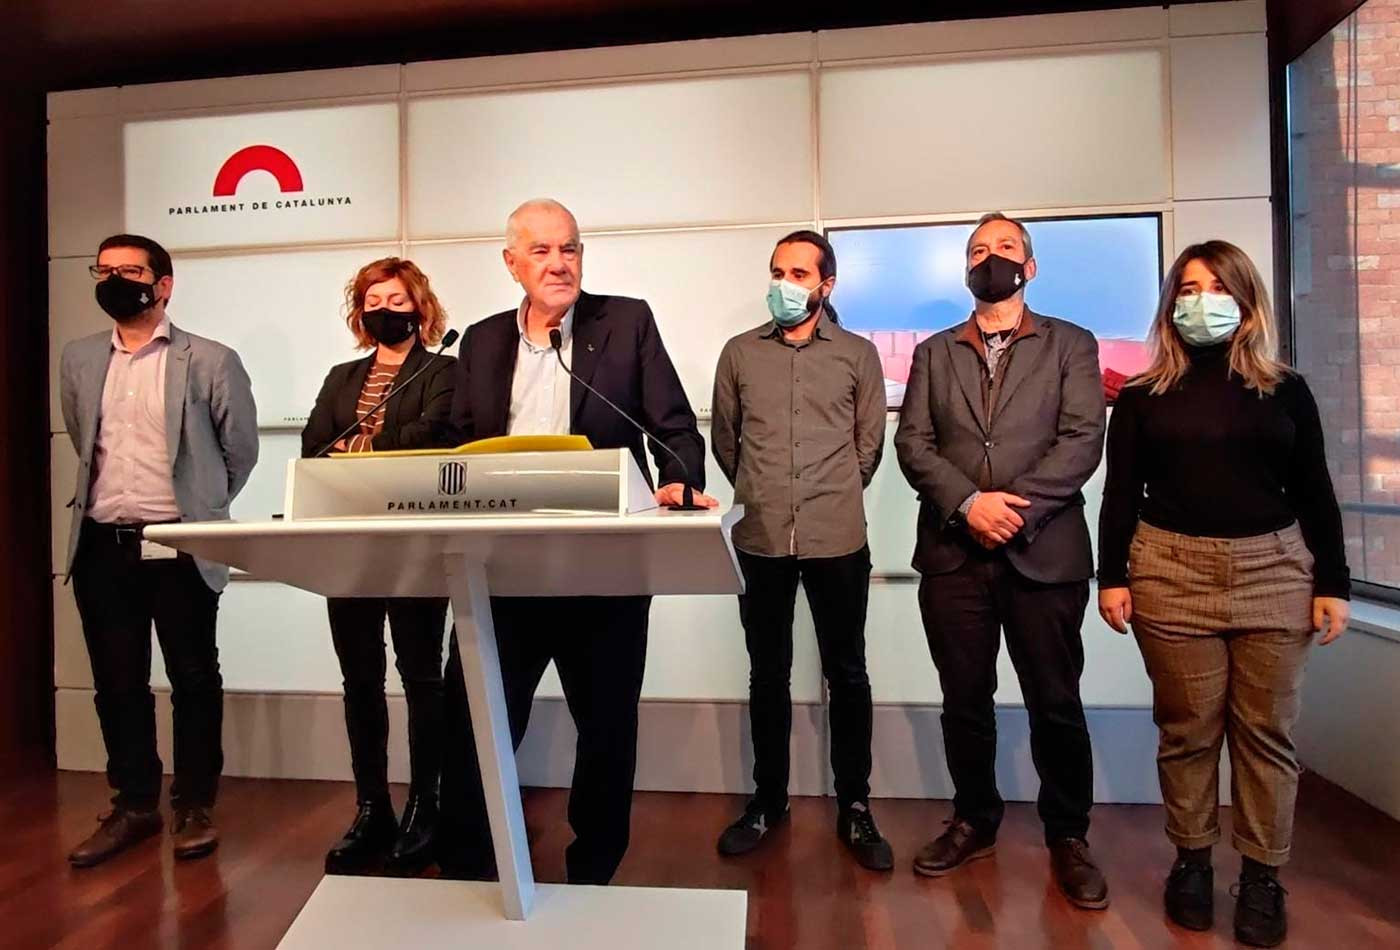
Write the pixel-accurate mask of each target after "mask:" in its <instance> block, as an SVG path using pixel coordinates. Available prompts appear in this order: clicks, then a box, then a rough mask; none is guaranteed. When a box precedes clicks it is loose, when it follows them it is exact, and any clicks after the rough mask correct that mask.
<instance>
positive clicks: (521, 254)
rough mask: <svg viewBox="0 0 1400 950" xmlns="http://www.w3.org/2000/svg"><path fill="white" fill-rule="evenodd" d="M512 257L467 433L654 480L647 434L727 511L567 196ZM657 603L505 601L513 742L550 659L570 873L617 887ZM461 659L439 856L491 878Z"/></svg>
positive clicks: (652, 339)
mask: <svg viewBox="0 0 1400 950" xmlns="http://www.w3.org/2000/svg"><path fill="white" fill-rule="evenodd" d="M503 254H504V259H505V265H506V268H507V269H508V270H509V271H510V274H511V276H512V277H513V278H514V279H515V280H516V281H517V282H519V283H520V284H521V286H522V287H523V288H524V290H525V299H524V300H522V301H521V303H520V305H519V306H518V307H514V308H512V309H510V310H506V311H504V312H502V313H498V314H496V315H494V316H491V317H488V318H486V319H485V320H482V321H481V322H479V323H476V324H474V325H473V326H471V327H469V328H468V329H467V331H466V333H465V334H464V335H463V337H462V343H461V348H460V350H459V358H458V361H457V388H456V393H455V396H454V400H453V405H452V422H453V424H454V425H455V427H456V429H457V436H458V438H459V440H460V441H464V442H465V441H472V440H476V439H484V438H490V437H494V436H502V435H565V434H574V435H583V436H587V437H588V439H589V441H591V442H592V443H593V445H594V447H595V448H627V449H630V450H631V452H632V454H633V455H634V456H635V457H636V460H637V464H638V467H639V468H640V469H641V470H642V472H644V473H646V475H647V477H648V479H650V477H651V474H650V471H649V469H648V468H647V463H646V456H645V452H644V450H643V443H644V441H647V437H649V439H650V441H651V449H652V455H653V457H654V458H655V461H656V467H657V470H658V475H659V477H658V479H657V481H658V482H659V483H660V486H661V487H660V488H658V489H656V500H657V502H658V504H663V505H677V504H681V503H682V502H683V500H684V499H686V498H687V496H692V495H693V498H694V502H695V503H696V504H698V505H702V506H704V507H714V506H715V505H716V504H717V503H716V502H715V500H714V499H712V498H709V497H708V496H705V495H704V494H701V491H702V489H703V488H704V484H705V466H704V462H705V443H704V440H703V439H702V438H701V436H700V432H699V430H698V428H697V426H696V420H695V414H694V412H692V411H691V408H690V402H689V400H687V398H686V395H685V391H684V390H683V389H682V388H681V382H680V378H679V376H678V375H677V374H676V370H675V367H674V366H673V365H672V363H671V358H670V357H669V356H668V355H667V353H666V348H665V347H664V346H663V345H662V342H661V336H660V334H659V333H658V332H657V327H656V321H655V319H654V318H653V316H652V313H651V309H650V308H649V307H648V306H647V304H646V302H645V301H642V300H636V299H632V298H628V297H612V296H598V295H594V294H588V293H584V292H583V291H582V288H581V281H582V276H583V242H582V241H581V240H579V231H578V222H577V221H575V219H574V216H573V215H572V214H571V213H570V212H569V210H568V209H567V208H565V207H564V206H563V205H561V204H560V203H559V202H557V201H553V200H548V199H537V200H533V201H527V202H525V203H524V204H522V205H521V206H520V207H519V208H517V209H516V210H515V211H514V212H513V213H512V214H511V216H510V218H509V220H508V221H507V224H506V247H505V250H504V252H503ZM643 430H645V436H644V432H643ZM653 484H655V483H653ZM650 608H651V598H650V597H551V598H533V597H495V598H492V602H491V609H492V613H493V615H494V618H495V629H496V637H497V644H498V647H499V652H500V660H501V675H502V679H503V682H504V686H505V697H506V706H507V708H508V713H509V718H510V726H511V738H512V740H513V742H514V744H515V745H516V746H517V747H518V746H519V744H520V741H521V739H522V738H523V737H524V734H525V728H526V725H527V724H528V722H529V716H530V707H531V704H532V702H533V701H534V697H535V690H536V688H537V687H538V686H539V682H540V678H541V676H543V675H544V671H545V668H546V667H547V666H548V665H549V663H550V661H551V660H553V661H554V665H555V668H556V670H557V671H558V673H559V679H560V681H561V682H562V684H563V687H564V693H565V696H566V698H567V700H568V704H569V712H570V714H571V715H572V716H573V718H574V723H575V725H576V726H577V727H578V745H577V748H576V752H575V756H576V757H575V763H574V778H573V789H572V791H571V793H570V798H569V823H570V825H571V826H572V827H573V831H574V836H575V837H574V841H573V843H572V844H570V845H569V847H568V849H567V850H566V852H565V864H566V868H567V873H568V879H569V883H571V884H605V883H607V882H608V881H609V880H610V879H611V878H612V876H613V872H614V871H616V870H617V866H618V864H619V863H620V862H621V861H622V856H623V854H624V853H626V851H627V844H628V839H629V835H630V824H631V810H632V780H633V775H634V773H635V771H636V764H637V703H638V700H639V699H640V696H641V689H642V672H643V669H644V667H645V665H646V650H647V620H648V614H649V612H650ZM461 662H462V661H461V657H460V654H459V653H458V648H457V643H456V641H455V638H454V640H453V642H452V644H451V647H450V651H449V658H448V669H447V672H446V675H445V678H446V683H447V700H446V704H447V710H446V723H447V728H448V730H449V731H455V732H456V733H457V734H458V735H459V736H460V737H461V740H460V741H458V742H455V743H451V744H449V747H448V749H447V752H446V755H445V759H444V762H443V773H442V816H441V824H440V826H439V849H438V850H439V865H440V866H441V868H442V870H443V873H444V875H446V876H449V877H479V876H484V875H489V874H490V872H491V869H492V865H493V863H494V859H493V857H492V848H491V839H490V829H489V826H488V823H487V818H486V807H485V802H484V798H483V792H482V787H481V780H480V775H479V772H478V766H477V761H476V755H475V752H474V750H473V746H472V743H471V742H470V740H469V738H468V737H469V736H470V732H471V730H470V726H469V723H470V711H469V709H468V706H467V697H466V693H465V691H464V688H463V682H462V671H461Z"/></svg>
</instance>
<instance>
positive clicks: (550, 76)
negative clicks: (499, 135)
mask: <svg viewBox="0 0 1400 950" xmlns="http://www.w3.org/2000/svg"><path fill="white" fill-rule="evenodd" d="M815 44H816V39H815V35H814V34H812V33H776V34H769V35H766V36H731V37H724V38H721V39H709V40H689V41H686V42H680V43H647V44H643V45H638V46H612V47H604V48H598V49H571V50H554V51H551V52H548V53H524V54H518V55H512V56H478V57H474V58H472V59H447V60H435V61H433V62H427V63H408V64H407V65H405V66H404V89H406V90H407V91H408V92H410V93H415V92H433V91H436V90H447V89H468V88H486V87H490V86H512V85H520V84H522V83H546V82H558V83H567V82H583V81H588V80H615V79H619V78H622V77H628V76H654V75H658V74H662V73H680V72H694V71H696V70H709V69H744V68H753V67H763V66H782V65H795V64H801V65H804V66H805V65H806V64H807V63H808V62H810V61H811V59H812V56H813V53H814V50H815Z"/></svg>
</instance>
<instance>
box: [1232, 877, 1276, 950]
mask: <svg viewBox="0 0 1400 950" xmlns="http://www.w3.org/2000/svg"><path fill="white" fill-rule="evenodd" d="M1231 893H1233V894H1234V895H1235V939H1236V940H1238V941H1239V942H1240V943H1243V944H1246V945H1247V946H1251V947H1277V946H1278V945H1279V944H1281V943H1283V938H1284V937H1287V936H1288V914H1287V912H1286V911H1285V909H1284V901H1283V898H1284V895H1285V894H1287V893H1288V892H1287V891H1286V890H1284V889H1283V885H1282V884H1280V883H1279V882H1278V879H1277V878H1274V877H1271V876H1269V875H1263V874H1261V875H1259V876H1257V877H1248V878H1246V877H1241V878H1240V882H1239V883H1238V884H1236V885H1235V886H1234V887H1233V888H1231Z"/></svg>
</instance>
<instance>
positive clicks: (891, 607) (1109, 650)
mask: <svg viewBox="0 0 1400 950" xmlns="http://www.w3.org/2000/svg"><path fill="white" fill-rule="evenodd" d="M1097 596H1098V595H1097V592H1096V590H1094V589H1092V588H1091V590H1090V597H1089V607H1088V609H1087V610H1086V611H1085V615H1084V626H1083V628H1082V636H1083V640H1084V675H1083V677H1082V678H1081V679H1080V691H1081V695H1082V696H1083V700H1084V704H1085V705H1086V706H1132V707H1147V706H1150V705H1152V687H1151V684H1150V682H1149V681H1148V679H1147V673H1146V672H1145V671H1144V669H1143V666H1142V656H1141V654H1140V653H1139V652H1138V648H1137V643H1136V641H1135V640H1133V638H1132V637H1127V636H1122V635H1120V634H1118V633H1115V632H1114V631H1113V630H1112V629H1110V628H1109V627H1108V626H1107V625H1106V624H1105V623H1104V622H1103V620H1102V619H1100V617H1099V613H1098V609H1097V607H1096V604H1097V600H1096V599H1095V598H1097ZM865 652H866V662H867V664H868V666H869V670H870V687H871V690H872V692H873V694H874V697H875V702H876V703H881V704H888V705H900V704H918V705H936V704H938V703H941V702H942V701H943V691H942V689H941V688H940V687H939V684H938V671H937V669H936V668H935V667H934V665H933V660H932V658H931V657H930V656H929V650H928V640H927V638H926V637H925V635H924V628H923V622H922V620H921V619H920V617H919V602H918V583H917V582H916V581H912V580H910V581H892V582H888V583H875V584H873V585H872V586H871V588H870V612H869V617H868V619H867V620H866V625H865ZM996 701H997V703H998V704H1000V705H1004V706H1014V705H1020V704H1021V703H1022V702H1023V701H1024V699H1023V696H1022V693H1021V684H1020V683H1019V682H1018V681H1017V679H1016V671H1015V668H1014V667H1013V666H1012V665H1011V657H1010V655H1009V654H1008V653H1007V651H1006V648H1005V644H1003V646H1002V650H1001V654H1000V656H999V657H998V659H997V691H996Z"/></svg>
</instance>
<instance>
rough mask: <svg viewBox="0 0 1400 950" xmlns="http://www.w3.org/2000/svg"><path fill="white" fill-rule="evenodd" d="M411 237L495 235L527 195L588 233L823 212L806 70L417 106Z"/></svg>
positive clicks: (413, 111)
mask: <svg viewBox="0 0 1400 950" xmlns="http://www.w3.org/2000/svg"><path fill="white" fill-rule="evenodd" d="M407 121H408V154H409V159H408V161H409V174H408V187H409V196H408V202H407V203H408V226H409V237H410V238H411V239H423V238H440V237H457V236H463V237H468V236H481V235H496V234H501V233H503V232H504V231H505V222H506V216H507V215H509V214H510V212H511V211H512V210H514V208H515V207H516V206H517V205H518V204H519V203H520V202H522V201H524V200H525V199H527V198H533V197H538V196H549V197H554V198H557V199H559V200H560V201H562V202H564V204H566V205H568V206H569V207H570V208H571V209H572V210H573V212H574V214H576V215H577V216H578V219H579V224H580V225H581V226H582V227H583V229H584V230H591V229H615V228H632V227H647V226H654V227H662V226H667V225H676V224H691V225H696V224H725V223H732V222H762V221H800V220H806V219H809V218H811V217H812V161H811V109H810V100H809V87H808V76H807V73H806V72H805V71H804V72H802V73H788V74H774V75H759V76H735V77H726V78H718V79H696V80H674V81H667V82H652V83H639V84H635V85H615V86H592V87H587V88H563V89H554V90H549V91H531V92H507V93H491V94H481V95H471V96H456V97H450V98H449V97H438V98H429V99H421V100H415V101H412V102H410V103H409V106H408V119H407Z"/></svg>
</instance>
